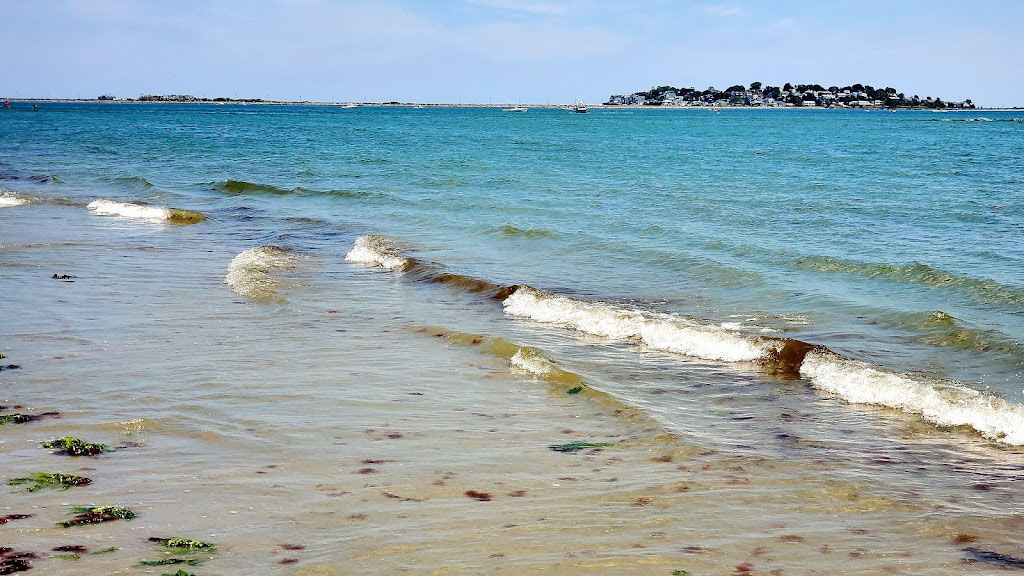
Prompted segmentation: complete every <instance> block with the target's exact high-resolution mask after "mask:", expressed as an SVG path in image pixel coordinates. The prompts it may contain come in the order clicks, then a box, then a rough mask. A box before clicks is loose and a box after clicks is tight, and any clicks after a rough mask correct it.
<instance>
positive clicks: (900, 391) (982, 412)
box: [800, 352, 1024, 445]
mask: <svg viewBox="0 0 1024 576" xmlns="http://www.w3.org/2000/svg"><path fill="white" fill-rule="evenodd" d="M800 375H801V376H803V377H804V378H807V379H808V380H810V381H811V383H812V384H813V385H814V386H815V387H817V388H820V389H822V390H825V391H827V392H831V393H833V394H836V395H837V396H840V397H841V398H843V399H844V400H846V401H848V402H854V403H858V404H876V405H880V406H888V407H889V408H895V409H897V410H900V411H903V412H907V413H909V414H920V415H921V416H922V417H923V418H924V419H925V420H928V421H929V422H932V423H934V424H938V425H940V426H970V427H971V428H973V429H975V430H977V431H978V432H979V433H981V434H982V435H983V436H985V437H986V438H991V439H993V440H996V441H999V442H1003V443H1006V444H1013V445H1022V444H1024V406H1021V405H1020V404H1015V403H1013V402H1008V401H1006V400H1004V399H1002V398H999V397H996V396H993V395H991V394H986V393H983V392H979V391H977V390H973V389H970V388H966V387H963V386H960V385H956V384H952V383H948V382H939V381H933V380H928V379H925V378H918V377H913V376H909V375H905V374H896V373H892V372H886V371H883V370H879V369H878V368H875V367H873V366H871V365H869V364H865V363H863V362H858V361H855V360H850V359H847V358H842V357H840V356H838V355H836V354H833V353H830V352H811V353H809V354H808V355H807V356H806V357H805V358H804V361H803V364H802V365H801V366H800Z"/></svg>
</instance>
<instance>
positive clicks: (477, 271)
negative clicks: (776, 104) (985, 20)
mask: <svg viewBox="0 0 1024 576" xmlns="http://www.w3.org/2000/svg"><path fill="white" fill-rule="evenodd" d="M975 118H988V119H991V120H993V121H992V122H962V120H968V119H975ZM1013 118H1014V113H1012V112H977V113H970V114H936V113H930V112H899V113H886V112H870V113H867V112H863V111H849V112H839V111H829V112H821V111H745V110H736V111H733V110H727V111H725V112H724V113H722V114H719V115H715V114H710V113H707V114H705V113H703V111H662V110H651V111H615V110H610V111H605V110H595V111H594V112H593V113H592V114H589V115H586V116H582V115H568V114H565V113H564V111H561V110H537V109H535V110H531V111H530V112H529V113H528V114H502V113H501V112H499V111H498V110H496V109H403V108H368V107H363V108H358V109H354V110H344V109H339V108H333V107H292V106H289V107H270V106H266V107H261V106H247V107H242V106H216V107H214V106H197V107H193V106H141V105H135V106H132V105H121V106H102V105H57V104H45V105H43V107H42V109H41V110H40V111H39V112H37V113H32V112H29V111H18V110H15V111H12V112H11V113H9V114H7V115H5V117H4V118H3V122H2V124H0V130H2V132H0V142H2V144H0V153H2V157H3V171H4V174H5V178H9V179H10V180H8V181H7V182H8V184H9V185H8V186H7V187H8V188H20V189H25V190H27V191H30V192H31V191H34V190H35V189H36V188H38V191H39V193H40V194H46V195H56V196H61V197H67V198H72V199H81V200H82V201H88V199H91V198H93V197H96V196H102V197H105V198H111V199H119V200H124V201H134V200H143V201H149V202H152V203H157V204H159V203H164V204H168V203H169V204H172V205H180V206H181V207H189V208H195V209H198V210H202V211H206V212H209V213H210V214H211V215H213V216H214V217H215V218H223V219H227V218H231V217H232V214H233V212H232V210H241V209H243V208H244V209H250V210H259V211H260V213H261V214H265V215H267V216H268V217H283V216H292V217H309V218H319V219H322V220H323V222H324V224H322V226H328V227H329V226H337V225H343V226H346V227H347V229H349V230H353V231H366V232H373V233H381V234H388V235H390V236H392V237H394V238H396V239H398V240H400V241H405V242H409V243H412V244H413V245H415V246H416V247H417V249H418V250H420V251H421V252H422V254H421V255H423V256H424V257H427V258H430V259H434V260H438V261H441V262H444V263H446V264H447V265H448V266H449V268H450V269H451V270H452V271H454V272H458V273H462V274H467V275H473V276H477V277H482V278H486V279H489V280H492V281H494V282H497V283H502V284H529V285H531V286H535V287H539V288H543V289H546V290H550V291H553V292H558V293H567V294H571V295H576V296H580V297H585V298H588V299H597V300H602V301H611V302H628V303H631V304H635V305H637V306H640V307H643V308H647V309H653V310H658V311H664V312H674V313H678V314H681V315H684V316H688V317H693V318H699V319H702V320H706V321H708V322H710V323H713V324H720V323H730V324H729V325H730V326H733V325H737V324H738V325H740V326H738V327H739V328H741V329H750V330H754V331H758V330H760V329H762V328H767V329H771V330H777V331H781V332H784V333H785V334H786V335H787V336H791V337H794V338H799V339H801V340H805V341H808V342H812V343H815V344H824V345H826V346H828V347H830V348H832V349H833V350H836V351H838V352H841V353H843V354H844V355H847V356H849V357H852V358H855V359H861V360H866V361H869V362H871V363H873V364H878V365H881V366H883V367H886V368H889V369H893V370H897V371H901V372H914V373H917V372H920V373H924V374H927V375H929V376H931V377H936V378H940V379H950V380H956V381H961V382H964V383H967V384H969V385H970V386H972V387H976V388H982V389H991V390H993V391H995V392H997V393H998V394H1002V395H1005V396H1006V397H1007V398H1009V399H1011V400H1013V401H1015V402H1021V401H1022V400H1024V389H1022V386H1021V382H1022V363H1024V344H1022V334H1024V314H1022V310H1024V259H1022V252H1021V250H1020V246H1021V245H1022V240H1024V186H1022V183H1024V181H1022V180H1021V176H1020V175H1021V174H1024V139H1022V138H1021V130H1022V129H1024V125H1022V124H1021V123H1018V122H1011V121H1009V120H1011V119H1013ZM48 177H56V180H54V181H47V182H44V183H38V182H32V180H33V179H36V180H38V179H40V178H42V179H44V180H45V179H47V178H48ZM310 233H314V230H313V229H312V228H311V230H310Z"/></svg>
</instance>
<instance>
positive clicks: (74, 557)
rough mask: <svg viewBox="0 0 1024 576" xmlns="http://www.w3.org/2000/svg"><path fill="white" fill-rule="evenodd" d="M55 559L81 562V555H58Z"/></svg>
mask: <svg viewBox="0 0 1024 576" xmlns="http://www.w3.org/2000/svg"><path fill="white" fill-rule="evenodd" d="M54 558H60V559H61V560H81V559H82V555H81V554H57V555H56V556H54Z"/></svg>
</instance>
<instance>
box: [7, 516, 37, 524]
mask: <svg viewBox="0 0 1024 576" xmlns="http://www.w3.org/2000/svg"><path fill="white" fill-rule="evenodd" d="M32 516H34V515H33V514H8V515H7V516H0V524H7V523H8V522H10V521H11V520H25V519H26V518H31V517H32Z"/></svg>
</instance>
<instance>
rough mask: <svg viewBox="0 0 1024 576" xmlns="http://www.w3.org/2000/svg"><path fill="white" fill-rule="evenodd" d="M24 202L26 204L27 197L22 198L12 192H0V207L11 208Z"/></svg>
mask: <svg viewBox="0 0 1024 576" xmlns="http://www.w3.org/2000/svg"><path fill="white" fill-rule="evenodd" d="M24 204H28V199H26V198H22V197H21V196H18V195H17V194H14V193H12V192H2V193H0V208H13V207H15V206H22V205H24Z"/></svg>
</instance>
